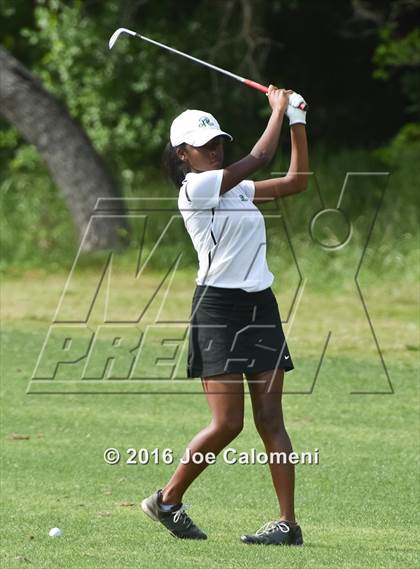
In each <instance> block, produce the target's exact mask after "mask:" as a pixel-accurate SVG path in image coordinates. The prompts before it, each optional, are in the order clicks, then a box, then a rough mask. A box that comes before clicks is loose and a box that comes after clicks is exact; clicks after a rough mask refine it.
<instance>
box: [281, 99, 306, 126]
mask: <svg viewBox="0 0 420 569" xmlns="http://www.w3.org/2000/svg"><path fill="white" fill-rule="evenodd" d="M302 103H303V104H306V101H305V99H304V98H303V97H302V95H299V94H298V93H293V94H292V95H290V97H289V105H288V107H287V110H286V115H287V116H288V117H289V124H290V126H292V125H293V124H299V123H300V124H306V111H302V109H300V108H299V105H301V104H302Z"/></svg>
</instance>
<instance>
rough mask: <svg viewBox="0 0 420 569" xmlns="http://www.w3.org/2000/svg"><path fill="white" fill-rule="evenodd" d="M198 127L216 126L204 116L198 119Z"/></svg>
mask: <svg viewBox="0 0 420 569" xmlns="http://www.w3.org/2000/svg"><path fill="white" fill-rule="evenodd" d="M198 126H199V127H200V128H202V127H203V126H204V127H205V126H210V127H215V126H216V125H215V124H214V122H213V121H212V120H211V119H210V118H209V117H206V116H204V117H200V118H199V119H198Z"/></svg>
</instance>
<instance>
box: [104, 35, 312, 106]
mask: <svg viewBox="0 0 420 569" xmlns="http://www.w3.org/2000/svg"><path fill="white" fill-rule="evenodd" d="M122 32H126V33H128V34H130V35H132V36H135V37H137V38H140V39H142V40H143V41H146V42H148V43H151V44H153V45H157V46H158V47H161V48H163V49H166V50H167V51H170V52H172V53H176V54H177V55H181V56H182V57H186V58H187V59H190V60H191V61H194V62H195V63H200V64H201V65H205V66H206V67H209V68H210V69H213V70H214V71H218V72H219V73H223V75H227V76H228V77H231V78H232V79H236V80H237V81H240V82H241V83H243V84H244V85H247V86H248V87H251V88H253V89H257V90H258V91H261V92H262V93H267V92H268V87H266V86H265V85H261V83H257V82H256V81H252V80H251V79H245V77H241V76H240V75H236V74H235V73H232V72H231V71H227V70H226V69H222V68H221V67H217V66H216V65H212V64H211V63H207V61H203V60H202V59H198V58H197V57H193V56H192V55H188V53H184V52H183V51H179V50H178V49H174V48H173V47H169V46H167V45H165V44H163V43H160V42H158V41H155V40H152V39H150V38H147V37H146V36H142V35H141V34H139V33H137V32H133V31H132V30H127V29H126V28H120V29H119V30H117V31H116V32H114V34H113V35H112V37H111V39H110V41H109V48H110V49H111V48H112V46H113V45H114V43H115V42H116V40H117V39H118V36H119V34H120V33H122ZM300 108H301V109H302V110H305V109H306V108H307V105H305V104H304V103H302V104H301V106H300Z"/></svg>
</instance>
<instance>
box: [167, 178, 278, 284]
mask: <svg viewBox="0 0 420 569" xmlns="http://www.w3.org/2000/svg"><path fill="white" fill-rule="evenodd" d="M222 177H223V170H209V171H207V172H201V173H199V174H196V173H190V174H187V175H186V177H185V180H184V182H183V184H182V186H181V188H180V190H179V197H178V208H179V210H180V212H181V215H182V217H183V219H184V224H185V227H186V229H187V231H188V233H189V235H190V237H191V240H192V242H193V245H194V248H195V250H196V251H197V254H198V261H199V269H198V273H197V277H196V284H198V285H210V286H215V287H222V288H241V289H243V290H245V291H247V292H257V291H260V290H264V289H266V288H268V287H269V286H271V284H272V283H273V280H274V275H273V274H272V273H271V272H270V271H269V269H268V266H267V260H266V246H267V243H266V232H265V223H264V217H263V215H262V213H261V212H260V210H259V209H258V208H257V207H256V205H255V204H254V203H253V201H252V200H253V198H254V194H255V184H254V182H253V181H251V180H244V181H242V182H241V183H240V184H238V185H237V186H235V187H234V188H232V189H231V190H229V191H228V192H225V193H223V194H222V195H220V186H221V183H222Z"/></svg>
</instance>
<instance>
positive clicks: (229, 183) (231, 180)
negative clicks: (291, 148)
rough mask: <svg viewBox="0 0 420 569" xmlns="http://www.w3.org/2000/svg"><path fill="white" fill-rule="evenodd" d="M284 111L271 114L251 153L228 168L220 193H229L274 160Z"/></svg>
mask: <svg viewBox="0 0 420 569" xmlns="http://www.w3.org/2000/svg"><path fill="white" fill-rule="evenodd" d="M283 116H284V111H283V110H282V111H280V110H277V109H274V110H273V111H272V113H271V116H270V119H269V121H268V123H267V127H266V129H265V131H264V132H263V134H262V135H261V137H260V139H259V140H258V142H257V143H256V144H255V146H254V148H253V149H252V150H251V152H250V153H249V154H248V155H247V156H245V158H242V160H239V161H238V162H235V163H234V164H232V165H230V166H228V167H227V168H225V169H224V171H223V179H222V185H221V188H220V193H221V194H223V193H224V192H227V191H229V190H230V189H231V188H233V187H234V186H236V185H237V184H239V182H242V180H245V179H246V178H247V177H248V176H250V175H251V174H254V172H257V170H259V169H260V168H262V167H263V166H266V165H267V164H268V163H269V162H270V161H271V159H272V158H273V156H274V154H275V152H276V150H277V145H278V142H279V136H280V131H281V126H282V123H283Z"/></svg>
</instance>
